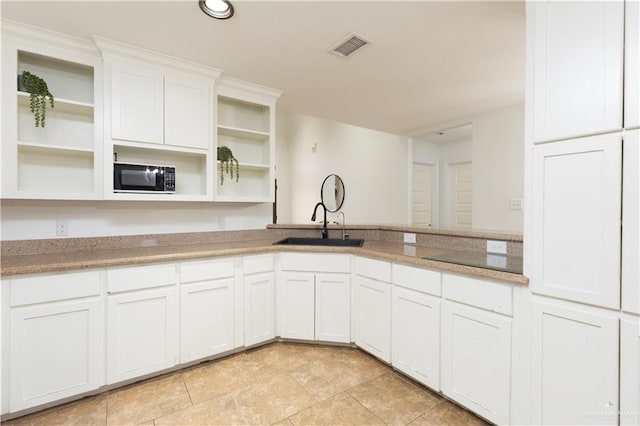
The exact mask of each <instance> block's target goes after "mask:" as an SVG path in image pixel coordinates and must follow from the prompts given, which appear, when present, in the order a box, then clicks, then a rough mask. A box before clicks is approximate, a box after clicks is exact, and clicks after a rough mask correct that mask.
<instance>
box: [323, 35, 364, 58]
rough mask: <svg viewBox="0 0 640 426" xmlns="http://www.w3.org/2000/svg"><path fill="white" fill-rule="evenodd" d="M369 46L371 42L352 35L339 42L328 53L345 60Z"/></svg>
mask: <svg viewBox="0 0 640 426" xmlns="http://www.w3.org/2000/svg"><path fill="white" fill-rule="evenodd" d="M369 44H371V42H369V41H367V40H365V39H364V37H362V36H361V35H359V34H356V33H352V34H349V35H348V36H346V37H345V38H343V39H342V40H340V41H339V42H338V44H336V45H335V46H334V47H333V48H331V50H330V52H331V53H335V54H336V55H338V56H342V57H343V58H347V57H349V56H351V55H353V54H354V53H356V52H357V51H358V50H360V49H362V48H363V47H365V46H367V45H369Z"/></svg>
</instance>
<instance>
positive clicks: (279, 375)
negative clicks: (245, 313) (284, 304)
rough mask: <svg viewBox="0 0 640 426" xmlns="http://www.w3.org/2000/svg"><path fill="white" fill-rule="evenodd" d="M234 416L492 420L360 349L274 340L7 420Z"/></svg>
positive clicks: (112, 421) (236, 420)
mask: <svg viewBox="0 0 640 426" xmlns="http://www.w3.org/2000/svg"><path fill="white" fill-rule="evenodd" d="M234 424H236V425H245V424H258V425H272V424H273V425H350V424H351V425H356V424H358V425H377V424H380V425H381V424H390V425H407V424H411V425H415V426H422V425H485V424H487V423H485V422H484V421H483V420H482V419H480V418H478V417H476V416H475V415H473V414H471V413H470V412H468V411H465V410H464V409H462V408H459V407H458V406H456V405H455V404H452V403H451V402H449V401H447V400H445V399H444V398H442V397H440V396H438V395H437V394H435V393H433V392H431V391H429V390H427V389H426V388H424V387H423V386H420V385H418V384H417V383H415V382H413V381H411V380H409V379H407V378H405V377H404V376H402V375H400V374H398V373H397V372H395V371H393V370H392V369H391V368H390V367H388V366H386V365H385V364H383V363H381V362H379V361H377V360H376V359H375V358H373V357H371V356H369V355H367V354H365V353H364V352H362V351H360V350H358V349H352V348H345V347H331V346H319V345H308V344H295V343H276V344H272V345H269V346H265V347H262V348H258V349H255V350H252V351H249V352H245V353H241V354H237V355H233V356H230V357H228V358H224V359H222V360H217V361H212V362H207V363H203V364H200V365H197V366H194V367H191V368H188V369H185V370H181V371H177V372H174V373H170V374H167V375H164V376H161V377H158V378H154V379H150V380H147V381H144V382H141V383H136V384H133V385H130V386H127V387H124V388H121V389H116V390H113V391H110V392H107V393H103V394H100V395H97V396H94V397H88V398H85V399H82V400H80V401H76V402H72V403H69V404H66V405H63V406H60V407H56V408H52V409H49V410H46V411H42V412H39V413H34V414H32V415H29V416H25V417H21V418H18V419H14V420H10V421H8V422H4V423H2V426H5V425H6V426H9V425H12V426H13V425H15V426H24V425H47V426H50V425H83V426H84V425H154V426H160V425H234Z"/></svg>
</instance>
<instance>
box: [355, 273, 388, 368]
mask: <svg viewBox="0 0 640 426" xmlns="http://www.w3.org/2000/svg"><path fill="white" fill-rule="evenodd" d="M355 280H356V286H357V296H356V297H357V298H358V301H357V304H356V306H357V308H356V309H357V312H356V344H357V345H358V346H360V347H361V348H362V349H364V350H365V351H367V352H369V353H370V354H372V355H375V356H376V357H378V358H380V359H381V360H383V361H385V362H391V285H390V284H387V283H383V282H380V281H376V280H372V279H370V278H366V277H363V276H361V275H356V277H355Z"/></svg>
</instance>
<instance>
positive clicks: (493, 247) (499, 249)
mask: <svg viewBox="0 0 640 426" xmlns="http://www.w3.org/2000/svg"><path fill="white" fill-rule="evenodd" d="M487 253H498V254H507V242H506V241H493V240H487Z"/></svg>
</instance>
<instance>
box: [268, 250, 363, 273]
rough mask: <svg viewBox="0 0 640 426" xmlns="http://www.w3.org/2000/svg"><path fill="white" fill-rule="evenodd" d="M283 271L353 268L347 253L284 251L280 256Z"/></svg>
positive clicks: (346, 270) (342, 269) (342, 270)
mask: <svg viewBox="0 0 640 426" xmlns="http://www.w3.org/2000/svg"><path fill="white" fill-rule="evenodd" d="M280 269H281V270H283V271H311V272H336V273H339V272H344V273H348V272H349V271H350V270H351V262H350V256H349V255H345V254H307V253H283V254H282V255H281V257H280Z"/></svg>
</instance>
